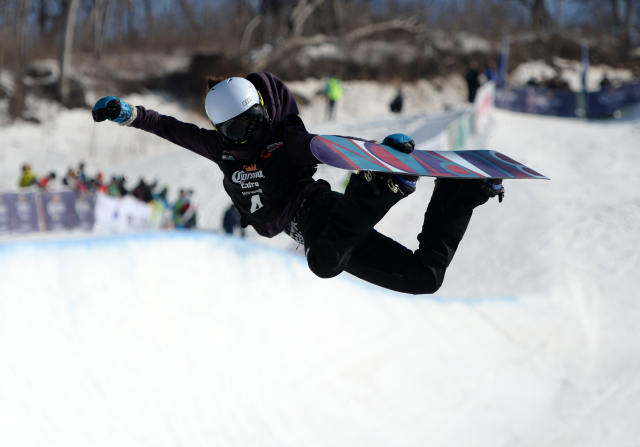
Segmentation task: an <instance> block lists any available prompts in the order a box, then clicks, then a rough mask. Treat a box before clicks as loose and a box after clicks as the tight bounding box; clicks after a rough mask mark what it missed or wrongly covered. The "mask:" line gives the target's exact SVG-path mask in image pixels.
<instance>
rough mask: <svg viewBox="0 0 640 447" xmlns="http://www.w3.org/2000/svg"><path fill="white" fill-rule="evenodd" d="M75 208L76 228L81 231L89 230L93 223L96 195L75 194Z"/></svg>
mask: <svg viewBox="0 0 640 447" xmlns="http://www.w3.org/2000/svg"><path fill="white" fill-rule="evenodd" d="M75 207H76V214H77V216H78V227H79V228H80V229H82V230H91V229H92V228H93V224H94V223H95V211H94V210H95V207H96V195H95V194H94V193H76V198H75Z"/></svg>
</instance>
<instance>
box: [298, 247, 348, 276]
mask: <svg viewBox="0 0 640 447" xmlns="http://www.w3.org/2000/svg"><path fill="white" fill-rule="evenodd" d="M345 264H346V259H345V257H344V256H342V257H341V256H337V255H336V254H335V253H330V252H328V251H325V250H321V249H314V250H308V251H307V265H308V266H309V269H310V270H311V271H312V272H313V273H314V274H315V275H316V276H319V277H320V278H333V277H335V276H338V275H339V274H340V273H342V272H343V271H344V266H345Z"/></svg>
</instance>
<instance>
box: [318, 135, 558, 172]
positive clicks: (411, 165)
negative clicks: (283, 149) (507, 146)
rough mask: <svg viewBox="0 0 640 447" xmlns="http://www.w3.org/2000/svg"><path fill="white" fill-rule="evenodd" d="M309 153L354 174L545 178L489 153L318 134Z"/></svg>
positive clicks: (502, 156) (485, 151)
mask: <svg viewBox="0 0 640 447" xmlns="http://www.w3.org/2000/svg"><path fill="white" fill-rule="evenodd" d="M311 152H312V153H313V155H314V156H315V157H316V158H317V159H318V160H319V161H321V162H322V163H325V164H327V165H330V166H334V167H336V168H341V169H348V170H354V171H378V172H393V173H400V174H412V175H419V176H427V177H442V178H466V179H483V178H486V179H546V180H549V178H548V177H545V176H544V175H542V174H540V173H539V172H536V171H534V170H533V169H531V168H529V167H528V166H525V165H523V164H522V163H519V162H517V161H516V160H514V159H512V158H510V157H508V156H506V155H504V154H501V153H500V152H496V151H492V150H484V149H478V150H459V151H427V150H418V149H416V150H414V151H413V152H412V153H410V154H405V153H402V152H399V151H397V150H395V149H393V148H391V147H389V146H385V145H383V144H379V143H375V142H371V141H365V140H361V139H357V138H350V137H339V136H336V135H317V136H315V137H313V139H312V140H311Z"/></svg>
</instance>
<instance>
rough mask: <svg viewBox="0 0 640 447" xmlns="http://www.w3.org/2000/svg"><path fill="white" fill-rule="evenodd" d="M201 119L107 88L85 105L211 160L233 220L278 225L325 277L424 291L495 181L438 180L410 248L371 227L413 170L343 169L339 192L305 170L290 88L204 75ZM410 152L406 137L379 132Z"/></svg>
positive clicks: (411, 186)
mask: <svg viewBox="0 0 640 447" xmlns="http://www.w3.org/2000/svg"><path fill="white" fill-rule="evenodd" d="M208 88H209V90H208V93H207V95H206V98H205V111H206V114H207V116H208V117H209V119H210V121H211V123H212V125H213V129H203V128H200V127H198V126H196V125H194V124H189V123H184V122H181V121H179V120H177V119H176V118H173V117H171V116H167V115H162V114H160V113H158V112H155V111H153V110H148V109H146V108H144V107H143V106H135V107H133V106H131V105H129V104H128V103H126V102H125V101H123V100H122V99H120V98H117V97H114V96H107V97H104V98H101V99H100V100H98V102H97V103H96V105H95V106H94V108H93V111H92V113H93V118H94V120H95V121H104V120H105V119H109V120H111V121H114V122H116V123H119V124H122V125H124V126H132V127H135V128H138V129H142V130H145V131H147V132H151V133H154V134H156V135H158V136H160V137H162V138H165V139H167V140H169V141H171V142H173V143H175V144H178V145H180V146H182V147H184V148H187V149H189V150H191V151H193V152H195V153H197V154H200V155H202V156H203V157H205V158H208V159H210V160H212V161H213V162H214V163H216V164H217V165H218V167H219V168H220V169H221V171H222V173H223V175H224V179H223V186H224V188H225V190H226V192H227V194H228V195H229V196H230V198H231V200H232V201H233V203H234V205H235V206H236V208H237V209H238V211H239V212H240V214H241V216H242V220H243V224H244V225H245V226H246V225H252V226H253V228H254V229H255V230H256V231H257V232H258V233H259V234H260V235H262V236H266V237H273V236H275V235H277V234H279V233H281V232H285V233H286V234H288V235H289V236H290V237H291V238H293V239H294V240H295V241H298V242H299V243H301V244H303V245H304V250H305V255H306V258H307V263H308V265H309V268H310V269H311V271H312V272H313V273H315V274H316V275H318V276H320V277H322V278H330V277H334V276H336V275H338V274H340V273H341V272H342V271H347V272H349V273H351V274H353V275H355V276H357V277H359V278H361V279H363V280H365V281H368V282H370V283H373V284H376V285H379V286H382V287H385V288H388V289H392V290H395V291H400V292H404V293H412V294H422V293H433V292H435V291H436V290H438V288H439V287H440V285H441V284H442V281H443V279H444V274H445V271H446V269H447V267H448V266H449V263H450V262H451V260H452V258H453V255H454V253H455V251H456V249H457V247H458V243H459V242H460V240H461V239H462V237H463V235H464V232H465V230H466V227H467V224H468V223H469V219H470V218H471V214H472V212H473V209H474V208H475V207H476V206H478V205H481V204H483V203H485V202H486V201H487V200H488V199H489V198H490V197H492V196H495V195H496V194H497V193H498V192H499V189H501V185H493V184H490V183H487V182H485V181H482V180H478V181H474V180H439V181H437V182H436V187H435V189H434V192H433V195H432V198H431V201H430V203H429V205H428V207H427V210H426V214H425V219H424V223H423V225H422V231H421V233H420V234H419V235H418V241H419V248H418V249H417V250H416V251H415V252H413V251H411V250H409V249H408V248H406V247H404V246H403V245H401V244H399V243H398V242H395V241H394V240H392V239H390V238H388V237H386V236H384V235H382V234H381V233H379V232H378V231H376V230H374V228H373V227H374V226H375V225H376V224H377V223H378V222H379V221H380V220H381V219H382V218H383V217H384V215H385V214H386V213H387V211H388V210H389V209H390V208H391V207H392V206H393V205H394V204H396V203H397V202H398V201H399V200H401V199H403V198H404V197H406V196H408V195H409V194H411V193H412V192H413V191H415V188H416V180H417V178H415V177H413V178H412V177H408V176H398V175H393V174H384V173H378V172H368V171H366V172H359V173H354V174H352V175H351V179H350V182H349V184H348V186H347V188H346V190H345V192H344V194H341V193H339V192H336V191H332V190H331V188H330V185H329V183H328V182H326V181H324V180H322V179H318V180H316V179H314V178H313V175H314V173H315V172H316V168H317V165H318V161H317V159H316V158H315V157H314V156H313V154H312V153H311V151H310V142H311V139H312V138H313V137H314V135H313V134H310V133H309V132H308V131H307V130H306V128H305V126H304V123H303V122H302V119H301V118H300V117H299V115H298V107H297V105H296V102H295V100H294V97H293V94H292V93H291V92H290V91H289V89H288V88H287V87H286V85H285V84H284V83H283V82H282V81H281V80H280V79H278V78H277V77H276V76H274V75H273V74H271V73H252V74H249V75H247V76H246V78H241V77H232V78H228V79H225V80H222V81H220V82H214V81H213V80H209V82H208ZM384 143H385V144H388V145H390V146H392V147H393V148H394V149H397V150H400V151H403V152H410V151H412V150H413V146H414V142H413V140H412V139H411V138H410V137H408V136H406V135H403V134H394V135H391V136H389V137H387V138H386V139H385V140H384Z"/></svg>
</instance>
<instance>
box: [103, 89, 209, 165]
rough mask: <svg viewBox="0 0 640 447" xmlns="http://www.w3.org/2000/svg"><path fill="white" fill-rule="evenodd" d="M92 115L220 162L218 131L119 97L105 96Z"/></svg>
mask: <svg viewBox="0 0 640 447" xmlns="http://www.w3.org/2000/svg"><path fill="white" fill-rule="evenodd" d="M92 115H93V119H94V121H96V122H100V121H104V120H107V119H108V120H110V121H113V122H116V123H118V124H121V125H124V126H132V127H136V128H138V129H142V130H145V131H147V132H151V133H153V134H155V135H158V136H159V137H162V138H164V139H165V140H168V141H171V142H172V143H175V144H177V145H179V146H182V147H184V148H186V149H189V150H191V151H193V152H195V153H197V154H199V155H202V156H203V157H206V158H209V159H210V160H213V161H217V160H218V158H219V153H220V149H219V148H220V136H219V135H218V133H217V132H216V131H214V130H208V129H202V128H200V127H198V126H196V125H195V124H191V123H184V122H182V121H179V120H177V119H175V118H173V117H172V116H168V115H162V114H160V113H158V112H156V111H154V110H147V109H145V108H144V107H142V106H136V107H132V106H131V105H129V104H127V103H126V102H125V101H123V100H122V99H120V98H118V97H115V96H106V97H104V98H101V99H100V100H99V101H98V102H97V103H96V105H95V106H94V107H93V110H92Z"/></svg>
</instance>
